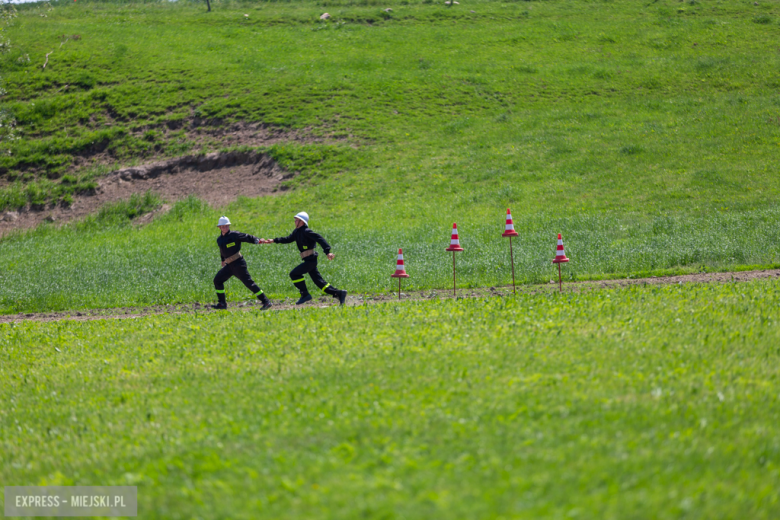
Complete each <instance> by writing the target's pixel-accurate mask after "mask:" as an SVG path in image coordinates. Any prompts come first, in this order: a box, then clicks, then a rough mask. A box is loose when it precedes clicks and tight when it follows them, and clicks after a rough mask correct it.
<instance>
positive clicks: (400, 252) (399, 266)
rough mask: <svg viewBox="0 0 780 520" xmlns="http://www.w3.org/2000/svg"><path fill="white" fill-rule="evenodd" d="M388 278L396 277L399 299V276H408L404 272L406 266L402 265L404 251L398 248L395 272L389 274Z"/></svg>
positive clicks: (399, 297)
mask: <svg viewBox="0 0 780 520" xmlns="http://www.w3.org/2000/svg"><path fill="white" fill-rule="evenodd" d="M390 278H398V299H399V300H400V299H401V278H409V275H408V274H406V266H405V265H404V251H403V249H399V250H398V259H397V260H396V261H395V272H394V273H393V274H391V275H390Z"/></svg>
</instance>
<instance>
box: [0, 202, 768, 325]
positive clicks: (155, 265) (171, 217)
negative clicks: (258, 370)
mask: <svg viewBox="0 0 780 520" xmlns="http://www.w3.org/2000/svg"><path fill="white" fill-rule="evenodd" d="M146 198H147V199H150V200H147V201H146V202H147V203H149V204H151V203H152V202H154V201H153V200H152V199H153V197H152V196H151V195H147V196H146ZM137 199H138V200H136V203H137V204H138V206H134V205H128V207H125V205H118V206H114V207H112V208H110V211H104V212H103V213H102V214H100V215H98V216H96V217H95V218H91V219H88V220H87V221H86V222H84V223H81V224H78V225H73V226H69V227H68V228H67V229H66V230H55V229H51V228H41V229H39V230H38V231H36V232H34V233H27V234H23V235H19V236H17V237H15V238H13V239H9V240H6V241H5V242H3V244H4V247H2V248H0V284H1V285H2V292H0V312H6V313H11V312H23V311H47V310H64V309H89V308H103V307H115V306H130V305H150V304H163V303H188V302H192V301H201V302H202V301H210V300H213V299H215V294H214V288H213V284H212V279H213V277H214V275H215V274H216V272H217V270H218V269H219V267H220V266H219V250H218V248H217V246H216V237H217V235H218V234H219V230H218V229H217V228H216V227H215V223H216V220H217V217H218V215H219V213H218V212H216V211H215V210H213V209H210V208H208V207H207V206H205V205H204V204H203V203H201V202H200V201H198V200H197V199H189V200H187V201H184V202H182V203H179V204H177V205H175V206H174V208H173V209H172V210H171V212H170V213H169V214H167V215H165V216H163V217H160V218H159V219H158V220H157V221H155V222H153V223H152V224H150V225H148V226H145V227H142V228H136V227H134V226H131V225H130V224H128V222H129V221H128V217H127V214H128V213H127V212H128V211H138V208H140V207H142V206H143V202H144V201H143V200H141V199H140V198H137ZM273 201H275V202H276V204H275V207H274V209H273V210H272V211H271V212H270V213H269V214H266V213H265V211H264V209H265V207H266V205H267V204H268V203H269V202H268V201H251V200H242V201H241V202H239V203H237V204H234V205H233V206H232V207H231V208H229V211H228V214H229V215H230V217H231V219H232V221H233V223H234V226H233V227H234V229H237V230H239V231H243V232H247V233H252V234H255V235H257V236H260V237H263V238H269V237H270V238H272V237H276V236H283V235H287V234H288V233H289V232H290V231H291V230H292V215H293V214H294V213H293V211H294V209H293V208H294V206H289V207H287V203H286V202H285V201H284V200H282V199H273ZM504 217H505V213H504V212H503V211H501V210H498V211H496V214H495V215H493V218H492V219H491V220H492V221H493V222H492V223H489V222H485V221H483V220H476V219H474V218H473V217H469V216H465V217H464V218H465V220H460V219H459V222H458V225H459V232H460V237H461V244H462V245H463V247H464V249H465V251H464V252H463V253H458V254H457V277H458V285H459V287H463V288H469V287H485V286H491V285H506V284H510V283H511V270H510V269H511V267H510V258H509V242H508V240H507V239H505V238H501V233H502V232H503V229H504ZM122 219H124V220H122ZM323 220H324V222H323ZM778 221H780V209H778V208H771V209H765V210H755V211H746V212H742V213H740V214H737V215H734V214H730V213H716V214H713V215H712V216H710V217H706V218H705V217H698V218H682V217H671V216H659V217H656V218H653V219H652V220H650V221H647V220H644V219H637V220H635V221H631V220H629V219H627V218H626V217H625V216H623V217H622V218H618V217H616V216H612V215H603V216H597V215H592V216H586V215H579V216H570V217H564V216H559V215H551V214H546V213H545V214H540V215H537V216H535V217H530V216H525V217H521V218H519V219H515V228H516V229H517V231H518V232H519V233H520V236H519V237H518V238H516V239H514V255H515V266H516V274H517V279H518V281H519V282H521V283H540V282H547V281H549V280H551V279H553V278H555V279H557V271H556V270H555V267H554V266H553V265H552V264H551V260H552V259H553V258H554V256H555V244H556V233H558V232H562V233H563V238H564V243H565V246H566V253H567V255H568V256H569V257H570V258H571V260H572V261H571V262H570V263H569V264H567V265H566V266H564V268H563V272H564V276H565V278H566V280H585V279H599V278H615V277H626V276H629V275H631V276H634V277H636V276H638V275H645V276H647V275H651V274H672V273H683V272H698V271H701V270H707V269H710V270H712V269H721V270H728V269H744V268H746V267H750V266H753V267H756V266H768V265H773V264H774V265H778V264H780V226H778V225H777V222H778ZM450 222H451V221H443V220H442V219H441V218H439V219H438V220H431V222H430V223H428V224H427V225H420V224H417V223H414V224H411V225H409V224H408V225H406V226H398V227H390V228H388V229H377V228H376V227H375V226H373V225H371V224H370V223H367V225H366V227H365V228H364V229H354V228H345V227H342V226H334V227H330V226H329V225H328V224H329V223H328V221H327V220H326V219H320V218H316V217H314V218H312V221H311V223H312V226H313V229H315V230H317V231H320V232H321V233H323V234H324V236H325V237H326V238H327V239H328V240H329V241H330V243H331V244H332V246H333V251H334V252H335V253H336V255H337V259H336V260H334V261H333V262H328V261H327V260H326V259H325V258H324V256H321V257H320V267H321V271H322V272H323V274H324V276H325V277H326V279H327V280H328V281H330V282H332V283H333V284H334V285H336V286H337V287H343V288H345V289H347V290H348V291H350V292H351V293H353V294H354V293H359V292H368V293H378V292H379V293H381V292H384V291H388V290H393V288H394V287H395V285H394V281H393V280H392V279H391V278H390V274H392V273H393V271H394V270H395V258H396V253H397V250H398V248H399V247H402V248H404V255H405V258H406V266H407V271H408V272H409V274H410V275H411V278H409V279H408V280H406V281H405V282H404V288H405V289H407V290H422V289H439V288H447V287H452V257H451V253H447V252H445V248H446V247H447V246H448V245H449V241H450V232H451V223H450ZM242 252H243V254H244V255H245V257H246V258H247V262H248V264H249V270H250V273H251V274H252V275H253V277H254V279H255V281H257V282H258V284H259V285H260V287H261V288H262V289H263V290H264V291H265V292H267V293H269V294H270V295H271V297H272V298H280V297H292V296H296V297H297V290H296V289H295V288H294V287H293V286H292V284H291V283H290V278H289V276H288V273H289V271H290V270H291V269H292V268H293V267H294V266H296V265H297V264H298V263H299V262H300V259H299V257H298V254H297V253H298V251H297V249H296V248H295V246H294V245H278V244H273V245H263V246H255V245H247V244H245V245H244V246H243V249H242ZM309 286H310V289H311V290H313V291H316V290H317V289H316V287H315V286H314V285H313V284H311V283H309ZM227 288H228V299H229V300H233V301H236V300H241V299H244V298H248V297H251V293H250V292H249V291H247V290H246V288H245V287H244V286H243V284H241V283H240V282H238V281H236V280H235V279H233V280H232V281H230V282H228V285H227Z"/></svg>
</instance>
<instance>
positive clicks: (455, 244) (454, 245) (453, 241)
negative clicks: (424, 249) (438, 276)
mask: <svg viewBox="0 0 780 520" xmlns="http://www.w3.org/2000/svg"><path fill="white" fill-rule="evenodd" d="M447 251H452V296H453V297H456V296H457V293H456V292H455V287H456V285H455V252H456V251H463V248H462V247H460V238H459V237H458V224H456V223H453V224H452V236H451V238H450V247H448V248H447Z"/></svg>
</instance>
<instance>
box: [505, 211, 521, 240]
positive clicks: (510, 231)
mask: <svg viewBox="0 0 780 520" xmlns="http://www.w3.org/2000/svg"><path fill="white" fill-rule="evenodd" d="M501 236H502V237H516V236H517V231H515V224H514V222H512V212H511V211H509V208H507V210H506V225H505V227H504V233H503V234H502V235H501Z"/></svg>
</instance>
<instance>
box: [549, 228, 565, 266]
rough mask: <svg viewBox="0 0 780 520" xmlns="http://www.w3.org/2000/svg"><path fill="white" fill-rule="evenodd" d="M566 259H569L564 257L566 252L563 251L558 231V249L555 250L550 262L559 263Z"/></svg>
mask: <svg viewBox="0 0 780 520" xmlns="http://www.w3.org/2000/svg"><path fill="white" fill-rule="evenodd" d="M568 261H569V259H568V258H566V253H565V252H564V251H563V239H562V238H561V234H560V233H558V249H557V250H556V251H555V259H554V260H553V261H552V263H554V264H560V263H563V262H568Z"/></svg>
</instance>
